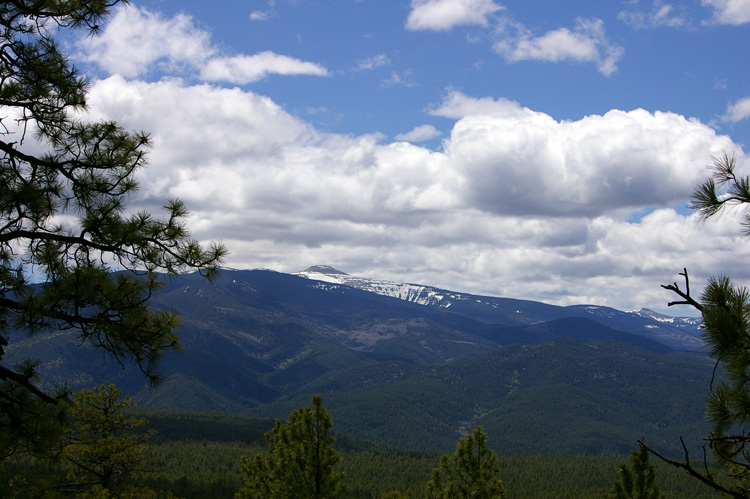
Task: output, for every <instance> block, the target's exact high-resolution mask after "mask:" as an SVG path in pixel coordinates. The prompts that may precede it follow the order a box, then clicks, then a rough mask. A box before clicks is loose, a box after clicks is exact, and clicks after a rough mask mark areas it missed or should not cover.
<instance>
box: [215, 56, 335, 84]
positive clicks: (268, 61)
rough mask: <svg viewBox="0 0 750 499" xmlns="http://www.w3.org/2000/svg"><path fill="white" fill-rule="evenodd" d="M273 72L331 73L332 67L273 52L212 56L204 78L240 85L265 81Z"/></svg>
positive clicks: (318, 74) (281, 73)
mask: <svg viewBox="0 0 750 499" xmlns="http://www.w3.org/2000/svg"><path fill="white" fill-rule="evenodd" d="M269 74H280V75H314V76H327V75H328V70H326V68H324V67H323V66H321V65H319V64H315V63H312V62H305V61H301V60H299V59H294V58H292V57H287V56H285V55H279V54H275V53H273V52H269V51H266V52H261V53H259V54H255V55H240V56H235V57H223V58H215V59H211V60H210V61H208V63H207V64H206V65H205V66H204V67H203V69H201V77H202V78H203V79H204V80H206V81H226V82H229V83H237V84H240V85H244V84H246V83H251V82H254V81H258V80H262V79H263V78H265V77H266V76H268V75H269Z"/></svg>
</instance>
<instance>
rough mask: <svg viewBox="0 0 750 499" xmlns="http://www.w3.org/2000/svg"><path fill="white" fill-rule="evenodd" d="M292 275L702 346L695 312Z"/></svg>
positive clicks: (488, 318)
mask: <svg viewBox="0 0 750 499" xmlns="http://www.w3.org/2000/svg"><path fill="white" fill-rule="evenodd" d="M294 275H297V276H300V277H304V278H307V279H310V280H313V281H317V282H319V283H320V287H321V288H323V289H326V286H342V285H343V286H349V287H352V288H356V289H360V290H363V291H368V292H371V293H376V294H378V295H383V296H389V297H392V298H398V299H400V300H405V301H409V302H412V303H417V304H420V305H424V306H428V307H436V308H441V309H445V310H449V311H451V312H455V313H458V314H462V315H466V316H470V317H473V318H476V319H480V320H482V321H485V322H488V323H493V324H502V325H513V326H516V325H532V324H538V323H540V322H545V321H550V320H556V319H562V318H565V317H584V318H588V319H592V320H595V321H598V322H601V323H602V324H606V325H607V326H608V327H611V328H613V329H617V330H620V331H624V332H628V333H634V334H639V335H642V336H645V337H648V338H652V339H655V340H657V341H659V342H661V343H663V344H665V345H667V346H669V347H671V348H675V349H681V350H702V349H703V341H702V340H701V339H700V335H701V330H700V324H701V319H700V318H697V317H670V316H667V315H662V314H658V313H656V312H654V311H652V310H649V309H641V310H638V311H635V312H623V311H620V310H616V309H613V308H611V307H602V306H596V305H575V306H569V307H560V306H555V305H548V304H544V303H540V302H534V301H529V300H517V299H512V298H498V297H492V296H480V295H472V294H468V293H459V292H455V291H448V290H445V289H440V288H435V287H432V286H426V285H421V284H408V283H397V282H393V281H387V280H379V279H373V278H369V277H355V276H351V275H349V274H347V273H345V272H342V271H340V270H337V269H335V268H333V267H329V266H326V265H315V266H312V267H308V268H307V269H305V270H302V271H299V272H295V273H294Z"/></svg>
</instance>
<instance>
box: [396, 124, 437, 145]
mask: <svg viewBox="0 0 750 499" xmlns="http://www.w3.org/2000/svg"><path fill="white" fill-rule="evenodd" d="M440 135H442V134H441V133H440V130H438V129H437V128H435V127H434V126H432V125H419V126H417V127H414V128H413V129H412V130H411V131H409V132H406V133H400V134H398V135H396V136H395V137H394V138H395V139H396V140H403V141H406V142H424V141H425V140H430V139H434V138H435V137H440Z"/></svg>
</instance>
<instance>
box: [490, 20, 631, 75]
mask: <svg viewBox="0 0 750 499" xmlns="http://www.w3.org/2000/svg"><path fill="white" fill-rule="evenodd" d="M500 33H501V35H502V39H501V40H499V41H498V42H496V43H495V45H494V49H495V51H496V52H498V53H499V54H501V55H502V56H504V57H505V59H506V60H507V61H509V62H519V61H526V60H539V61H548V62H560V61H572V62H591V63H594V64H596V66H597V68H598V69H599V72H601V73H602V74H603V75H605V76H610V75H611V74H612V73H614V72H615V71H616V70H617V62H618V61H619V60H620V58H621V57H622V55H623V53H624V49H623V48H622V47H620V46H618V45H615V44H612V43H610V42H609V40H608V39H607V37H606V35H605V31H604V22H603V21H602V20H601V19H596V18H592V19H583V18H579V19H577V20H576V24H575V27H574V28H573V29H572V30H571V29H568V28H558V29H556V30H553V31H549V32H547V33H545V34H543V35H541V36H535V35H534V34H533V33H532V32H531V31H530V30H528V29H527V28H526V27H524V26H523V25H521V24H519V23H506V24H505V25H504V26H502V27H501V30H500Z"/></svg>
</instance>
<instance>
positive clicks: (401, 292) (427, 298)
mask: <svg viewBox="0 0 750 499" xmlns="http://www.w3.org/2000/svg"><path fill="white" fill-rule="evenodd" d="M294 275H297V276H300V277H305V278H307V279H311V280H314V281H323V282H328V283H331V284H343V285H345V286H350V287H353V288H357V289H361V290H363V291H369V292H371V293H376V294H379V295H384V296H390V297H393V298H398V299H400V300H405V301H409V302H413V303H418V304H420V305H431V306H438V307H443V308H448V307H450V305H451V303H450V299H449V298H453V299H460V298H459V295H454V294H451V295H450V296H448V294H447V293H446V292H445V291H444V290H439V289H437V288H432V287H430V286H423V285H420V284H407V283H398V282H393V281H384V280H380V279H371V278H369V277H354V276H351V275H349V274H347V273H346V272H342V271H340V270H337V269H335V268H333V267H329V266H327V265H315V266H313V267H308V268H306V269H305V270H301V271H299V272H294Z"/></svg>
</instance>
